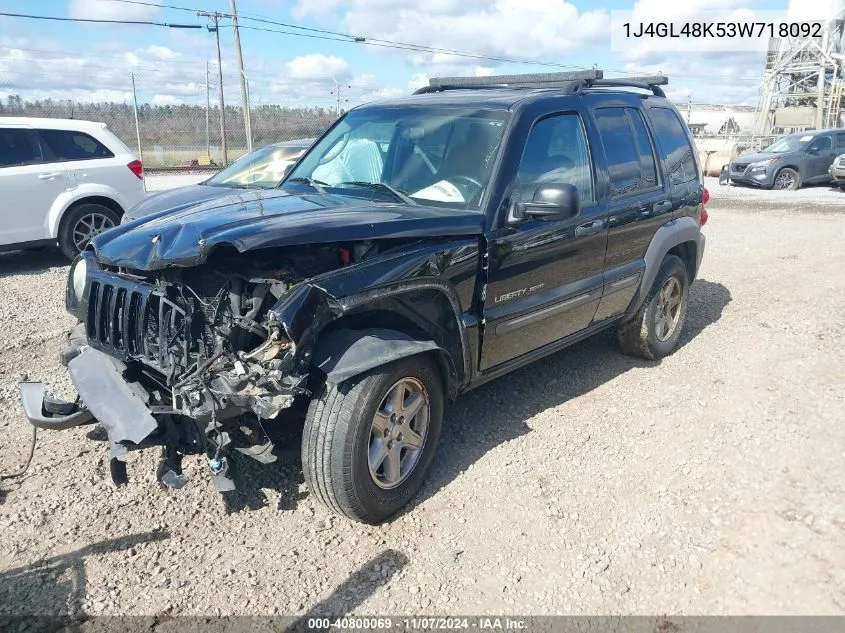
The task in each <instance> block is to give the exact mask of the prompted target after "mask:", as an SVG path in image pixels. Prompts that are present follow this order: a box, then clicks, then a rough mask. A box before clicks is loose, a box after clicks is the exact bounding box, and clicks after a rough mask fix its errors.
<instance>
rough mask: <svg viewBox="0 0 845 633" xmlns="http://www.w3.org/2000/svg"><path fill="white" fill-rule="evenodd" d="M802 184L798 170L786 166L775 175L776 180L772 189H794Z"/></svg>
mask: <svg viewBox="0 0 845 633" xmlns="http://www.w3.org/2000/svg"><path fill="white" fill-rule="evenodd" d="M800 186H801V178H800V177H799V175H798V172H797V171H795V170H794V169H790V168H789V167H784V168H783V169H781V170H780V171H779V172H778V173H777V174H776V175H775V181H774V183H773V184H772V189H779V190H781V191H794V190H795V189H798V187H800Z"/></svg>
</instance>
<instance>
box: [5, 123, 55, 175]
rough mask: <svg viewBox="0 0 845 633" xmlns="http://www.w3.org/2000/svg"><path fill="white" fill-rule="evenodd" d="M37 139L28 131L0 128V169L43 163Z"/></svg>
mask: <svg viewBox="0 0 845 633" xmlns="http://www.w3.org/2000/svg"><path fill="white" fill-rule="evenodd" d="M43 162H44V157H43V156H42V154H41V147H40V146H39V144H38V138H37V137H36V136H35V134H33V133H32V132H31V131H30V130H24V129H21V128H0V167H17V166H19V165H35V164H38V163H43Z"/></svg>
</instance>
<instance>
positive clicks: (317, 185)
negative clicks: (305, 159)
mask: <svg viewBox="0 0 845 633" xmlns="http://www.w3.org/2000/svg"><path fill="white" fill-rule="evenodd" d="M285 182H304V183H305V184H306V185H308V186H310V187H314V189H316V190H317V191H319V192H320V193H326V190H325V189H323V187H331V185H330V184H329V183H327V182H323V181H322V180H315V179H314V178H308V177H307V176H297V177H296V178H288V179H287V180H286V181H285Z"/></svg>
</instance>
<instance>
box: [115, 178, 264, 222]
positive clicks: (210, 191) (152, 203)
mask: <svg viewBox="0 0 845 633" xmlns="http://www.w3.org/2000/svg"><path fill="white" fill-rule="evenodd" d="M233 194H237V195H240V196H244V197H255V194H260V192H259V191H256V190H234V189H232V188H230V187H213V186H210V185H203V184H199V185H189V186H187V187H179V188H178V189H170V190H168V191H160V192H158V193H154V194H152V195H150V196H147V197H146V198H145V199H144V200H142V201H141V202H139V203H138V204H136V205H135V206H134V207H132V208H131V209H130V210H129V211H127V212H126V216H125V219H124V222H130V221H131V220H137V219H138V218H141V217H144V216H146V215H151V214H153V213H159V212H160V211H179V210H181V209H185V208H187V207H191V206H194V205H196V204H199V203H200V202H205V201H206V200H212V199H214V198H225V197H227V196H231V195H233Z"/></svg>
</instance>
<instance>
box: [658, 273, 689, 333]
mask: <svg viewBox="0 0 845 633" xmlns="http://www.w3.org/2000/svg"><path fill="white" fill-rule="evenodd" d="M683 298H684V293H683V288H682V287H681V282H680V281H678V278H677V277H669V279H667V280H666V283H664V284H663V287H662V288H661V289H660V293H659V294H658V295H657V322H656V323H655V327H654V333H655V335H656V336H657V340H658V341H661V342H662V341H665V340H667V339H669V338H670V337H671V336H672V335H673V334H674V333H675V329H676V328H677V327H678V321H680V319H681V302H682V301H683Z"/></svg>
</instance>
